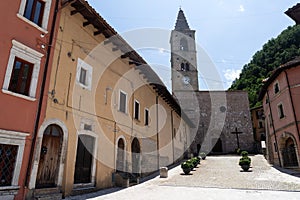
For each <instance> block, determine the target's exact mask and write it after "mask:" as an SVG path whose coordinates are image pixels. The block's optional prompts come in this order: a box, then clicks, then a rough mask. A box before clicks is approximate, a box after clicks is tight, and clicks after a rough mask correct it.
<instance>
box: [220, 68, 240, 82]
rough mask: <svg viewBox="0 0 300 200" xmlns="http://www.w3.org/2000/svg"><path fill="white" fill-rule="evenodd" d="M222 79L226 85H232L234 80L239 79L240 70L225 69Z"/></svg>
mask: <svg viewBox="0 0 300 200" xmlns="http://www.w3.org/2000/svg"><path fill="white" fill-rule="evenodd" d="M223 72H224V77H225V79H226V81H227V82H228V83H230V84H231V83H232V81H234V80H235V79H236V78H239V76H240V73H241V70H240V69H226V70H224V71H223Z"/></svg>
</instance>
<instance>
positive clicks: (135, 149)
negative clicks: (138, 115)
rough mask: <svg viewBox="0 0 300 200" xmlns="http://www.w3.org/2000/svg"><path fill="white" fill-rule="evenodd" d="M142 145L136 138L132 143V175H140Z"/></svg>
mask: <svg viewBox="0 0 300 200" xmlns="http://www.w3.org/2000/svg"><path fill="white" fill-rule="evenodd" d="M140 153H141V149H140V143H139V140H138V139H137V138H134V139H133V141H132V143H131V159H132V173H133V174H139V173H140Z"/></svg>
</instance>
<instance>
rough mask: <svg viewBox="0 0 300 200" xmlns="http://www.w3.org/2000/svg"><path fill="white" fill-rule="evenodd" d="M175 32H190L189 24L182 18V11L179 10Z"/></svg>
mask: <svg viewBox="0 0 300 200" xmlns="http://www.w3.org/2000/svg"><path fill="white" fill-rule="evenodd" d="M175 30H176V31H182V30H190V27H189V24H188V22H187V20H186V18H185V16H184V13H183V10H181V8H180V9H179V12H178V15H177V20H176V24H175Z"/></svg>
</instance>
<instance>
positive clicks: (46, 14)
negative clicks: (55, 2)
mask: <svg viewBox="0 0 300 200" xmlns="http://www.w3.org/2000/svg"><path fill="white" fill-rule="evenodd" d="M40 1H43V2H45V4H44V12H43V16H42V20H41V25H38V24H36V23H34V22H33V21H31V20H29V19H27V18H26V17H25V16H24V14H25V8H26V4H27V0H21V3H20V8H19V12H18V13H17V17H18V18H20V19H21V20H23V21H25V22H27V23H28V24H30V25H32V26H33V27H35V28H37V29H38V30H40V31H42V32H44V33H48V31H47V27H48V22H49V15H50V10H51V4H52V0H40Z"/></svg>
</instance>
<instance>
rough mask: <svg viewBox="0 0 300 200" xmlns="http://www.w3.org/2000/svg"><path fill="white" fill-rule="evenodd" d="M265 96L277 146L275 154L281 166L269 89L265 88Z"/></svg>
mask: <svg viewBox="0 0 300 200" xmlns="http://www.w3.org/2000/svg"><path fill="white" fill-rule="evenodd" d="M267 98H268V100H269V101H268V105H269V109H270V116H271V119H270V120H271V121H272V128H273V134H274V136H275V145H276V148H277V155H278V160H279V166H280V167H282V166H281V159H280V153H279V148H278V142H277V136H276V131H275V126H274V121H273V114H272V108H271V103H270V102H271V100H270V96H269V91H268V90H267Z"/></svg>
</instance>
